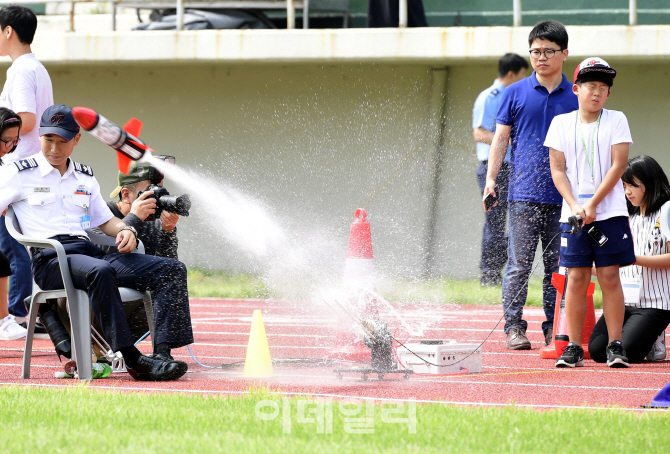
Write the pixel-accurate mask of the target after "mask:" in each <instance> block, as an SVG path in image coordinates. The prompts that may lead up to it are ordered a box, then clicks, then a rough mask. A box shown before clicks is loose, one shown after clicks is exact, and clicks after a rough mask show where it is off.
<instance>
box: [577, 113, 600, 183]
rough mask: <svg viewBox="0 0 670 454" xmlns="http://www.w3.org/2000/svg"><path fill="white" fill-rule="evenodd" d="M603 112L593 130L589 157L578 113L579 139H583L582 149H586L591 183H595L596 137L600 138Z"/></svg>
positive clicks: (585, 153) (585, 154)
mask: <svg viewBox="0 0 670 454" xmlns="http://www.w3.org/2000/svg"><path fill="white" fill-rule="evenodd" d="M602 115H603V111H602V110H601V111H600V114H599V115H598V119H597V120H596V127H595V128H594V129H593V134H592V135H591V154H590V155H589V150H588V148H586V141H585V140H584V131H583V130H582V117H581V116H580V115H579V111H577V123H579V137H580V138H581V139H582V148H583V149H584V156H585V157H586V164H587V165H588V166H589V170H590V171H591V183H593V165H594V164H595V155H596V137H598V128H599V127H600V117H602Z"/></svg>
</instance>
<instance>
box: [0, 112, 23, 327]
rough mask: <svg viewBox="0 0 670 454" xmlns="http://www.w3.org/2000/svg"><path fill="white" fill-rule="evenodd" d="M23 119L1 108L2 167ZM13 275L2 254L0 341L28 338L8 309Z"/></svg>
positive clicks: (10, 151)
mask: <svg viewBox="0 0 670 454" xmlns="http://www.w3.org/2000/svg"><path fill="white" fill-rule="evenodd" d="M20 130H21V118H19V116H18V115H17V114H16V113H14V112H13V111H11V110H9V109H7V108H5V107H0V165H3V164H4V163H3V160H2V158H3V157H7V155H8V154H9V153H13V152H14V150H15V149H16V146H17V145H18V144H19V142H20V141H21V139H20V138H19V132H20ZM10 165H13V164H10ZM11 275H12V269H11V267H10V265H9V259H8V258H7V256H6V255H5V254H3V253H2V252H0V340H17V339H21V338H23V337H25V336H26V332H27V330H26V329H25V328H24V327H22V326H20V325H19V324H18V323H16V319H15V318H14V317H12V316H11V315H10V314H9V311H8V308H7V281H8V277H9V276H11Z"/></svg>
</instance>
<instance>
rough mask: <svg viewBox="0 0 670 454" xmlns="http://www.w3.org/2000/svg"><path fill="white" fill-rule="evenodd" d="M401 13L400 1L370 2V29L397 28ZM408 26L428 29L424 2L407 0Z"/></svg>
mask: <svg viewBox="0 0 670 454" xmlns="http://www.w3.org/2000/svg"><path fill="white" fill-rule="evenodd" d="M399 12H400V4H399V1H398V0H368V28H379V27H397V26H398V23H399V22H400V20H399V15H398V14H399ZM407 25H408V26H409V27H428V22H427V21H426V13H425V11H424V9H423V2H422V0H407Z"/></svg>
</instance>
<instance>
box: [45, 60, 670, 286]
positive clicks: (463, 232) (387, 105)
mask: <svg viewBox="0 0 670 454" xmlns="http://www.w3.org/2000/svg"><path fill="white" fill-rule="evenodd" d="M576 63H577V61H572V60H571V61H569V62H568V65H567V68H569V70H568V71H567V72H572V68H574V66H575V65H576ZM610 63H612V65H614V66H615V67H616V68H617V69H618V71H619V76H618V77H617V80H616V84H615V86H614V88H613V92H612V99H611V101H609V103H608V105H607V107H609V108H612V109H620V110H623V111H624V112H625V113H626V114H627V116H628V118H629V122H630V125H631V129H632V133H633V138H634V140H635V145H634V147H633V149H632V150H633V153H634V154H640V153H648V154H652V155H654V156H656V157H658V158H659V159H660V161H661V162H662V163H663V165H664V166H665V167H666V168H667V169H668V170H670V155H669V154H668V152H667V151H666V146H665V143H666V141H665V140H664V139H665V136H666V131H667V127H666V124H667V118H668V114H667V112H668V111H669V109H670V100H669V99H668V98H667V96H666V90H665V87H666V81H667V80H668V75H669V73H670V64H668V63H657V64H655V63H644V64H635V65H633V64H630V63H626V64H619V65H617V61H611V62H610ZM48 69H49V71H50V74H51V77H52V80H53V85H54V91H55V93H54V94H55V100H56V102H59V103H61V102H62V103H66V104H69V105H84V106H90V107H93V108H95V109H97V110H99V111H100V112H101V113H103V114H104V115H105V116H107V117H108V118H110V119H112V120H114V121H117V122H118V123H121V124H122V123H124V122H125V121H126V120H127V119H128V118H129V117H131V116H136V117H138V118H140V119H141V120H143V121H144V122H145V129H144V132H143V134H142V137H143V138H144V139H145V140H146V141H147V142H148V143H149V144H150V145H151V146H152V147H154V148H155V149H156V150H157V151H158V152H160V153H166V154H173V155H175V156H177V159H178V163H179V164H180V165H181V166H184V167H188V168H190V169H193V170H196V171H198V172H202V174H203V175H207V176H210V177H213V178H214V179H216V180H217V181H219V182H221V183H222V184H228V185H230V186H233V187H236V188H238V189H240V190H242V191H244V192H245V193H246V194H249V195H251V196H253V197H255V198H257V199H258V200H260V201H261V202H262V203H263V204H264V205H265V206H266V207H267V208H268V210H269V211H270V212H271V213H273V214H274V215H275V216H276V217H277V219H278V220H279V222H280V223H281V225H283V226H286V228H287V230H288V231H290V232H292V233H291V234H290V237H291V238H292V241H296V242H300V238H304V239H305V241H306V242H309V241H312V240H313V239H314V238H316V237H319V238H327V239H328V240H330V243H329V244H330V246H328V247H329V248H330V250H329V251H328V252H327V253H324V254H322V255H320V257H322V258H323V259H327V260H332V261H335V262H338V261H340V260H342V261H343V258H344V256H345V253H346V247H347V238H348V228H349V223H350V222H351V220H352V219H353V212H354V210H355V208H356V207H358V206H360V205H362V204H363V203H365V202H366V201H367V200H368V198H369V197H370V196H371V195H373V194H374V196H373V197H372V199H371V200H369V202H368V203H367V205H366V208H367V209H368V212H369V220H370V222H371V224H372V234H373V246H374V252H375V258H376V264H377V267H378V269H380V270H381V271H382V272H384V273H388V274H391V275H398V274H400V275H417V274H419V273H420V272H421V271H422V269H423V268H422V267H423V262H424V253H423V245H424V240H425V236H426V229H427V222H428V210H429V203H430V191H431V181H432V169H433V159H434V151H435V150H434V147H433V133H434V132H435V130H436V129H435V128H436V125H435V124H433V122H432V121H431V105H433V104H434V100H432V99H431V98H432V92H433V88H432V75H431V73H432V70H431V67H429V66H427V65H413V66H392V65H379V64H377V65H375V64H356V65H353V64H352V65H346V66H328V65H285V66H284V65H279V64H277V65H260V64H259V65H223V64H200V65H198V64H191V65H189V66H186V65H183V64H173V65H170V64H165V65H160V66H150V65H128V66H123V65H121V66H111V65H109V64H105V65H70V66H66V65H49V66H48ZM495 71H496V66H495V65H493V64H481V65H473V64H470V65H468V66H466V65H457V66H451V67H449V80H448V83H447V93H446V99H447V121H446V124H447V128H446V137H447V141H446V145H445V147H446V148H445V152H446V154H445V156H446V165H445V169H444V174H443V176H442V180H441V186H440V189H441V192H440V194H441V195H440V199H439V204H438V207H439V210H438V224H437V229H438V230H437V237H436V247H435V253H436V260H435V263H436V272H437V273H438V274H449V275H455V276H461V277H467V276H474V275H477V273H478V268H477V265H478V256H479V239H480V235H481V222H482V220H483V214H482V212H481V206H480V202H479V200H480V196H479V192H478V189H477V186H476V183H475V174H474V172H475V168H476V166H477V161H476V159H475V156H474V146H473V143H472V134H471V109H472V102H473V101H474V99H475V97H476V96H477V94H478V93H479V92H480V91H481V90H482V89H484V88H486V87H487V86H488V85H489V84H490V83H491V82H492V80H493V79H494V77H495ZM408 157H409V159H407V158H408ZM76 159H77V160H79V161H81V162H84V163H87V164H91V165H92V166H93V168H94V171H95V173H96V176H97V177H98V179H99V180H100V182H101V185H102V187H103V188H104V192H105V193H106V194H107V193H108V192H109V191H111V190H112V188H113V187H114V186H115V179H116V172H115V169H114V163H115V158H114V155H113V154H112V152H111V150H110V149H108V148H106V147H105V146H103V145H102V144H101V143H99V142H97V141H96V140H95V139H93V138H92V137H90V136H86V135H85V136H84V138H83V140H82V142H81V145H80V146H79V147H78V148H77V149H76ZM405 160H406V161H405ZM385 183H387V184H386V185H384V184H385ZM167 186H168V188H169V189H172V188H174V187H175V184H174V182H168V183H167ZM175 189H176V188H175ZM173 192H174V191H173ZM205 218H206V210H204V209H202V208H196V209H195V210H194V216H192V217H191V218H189V219H184V220H183V222H181V224H180V225H182V229H181V235H180V237H181V239H182V247H181V255H182V258H183V259H184V260H185V261H186V262H187V263H189V264H198V265H208V266H213V267H220V268H227V269H238V270H239V269H258V267H265V266H268V264H267V263H262V262H260V261H258V260H256V259H255V258H253V257H250V256H248V255H246V254H244V253H243V252H241V250H240V249H239V248H237V247H236V246H235V245H234V244H232V243H231V242H230V241H228V240H226V239H225V238H221V237H220V236H219V235H218V234H217V233H216V232H217V230H216V229H215V228H214V227H213V226H211V225H209V224H208V223H207V221H206V219H205Z"/></svg>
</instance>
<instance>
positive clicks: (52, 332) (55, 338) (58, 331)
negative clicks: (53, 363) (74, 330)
mask: <svg viewBox="0 0 670 454" xmlns="http://www.w3.org/2000/svg"><path fill="white" fill-rule="evenodd" d="M40 316H41V317H42V323H43V324H44V328H45V329H46V332H47V334H49V338H50V339H51V342H52V343H53V344H54V347H55V349H56V354H57V355H58V360H59V361H60V357H61V355H62V356H65V357H66V358H68V359H71V358H72V343H71V341H70V334H69V333H68V332H67V330H66V329H65V325H63V322H62V321H61V319H60V317H59V316H58V313H57V312H56V311H55V310H53V309H47V310H46V311H45V312H44V313H40Z"/></svg>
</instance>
